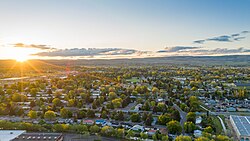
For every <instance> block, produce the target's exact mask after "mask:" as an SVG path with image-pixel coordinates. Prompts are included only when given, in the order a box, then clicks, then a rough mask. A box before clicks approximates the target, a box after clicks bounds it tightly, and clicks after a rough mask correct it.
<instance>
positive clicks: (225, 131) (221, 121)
mask: <svg viewBox="0 0 250 141" xmlns="http://www.w3.org/2000/svg"><path fill="white" fill-rule="evenodd" d="M217 118H219V120H220V123H221V125H222V128H223V131H224V133H225V135H226V134H227V129H226V126H225V124H224V122H223V120H222V119H221V117H220V116H217Z"/></svg>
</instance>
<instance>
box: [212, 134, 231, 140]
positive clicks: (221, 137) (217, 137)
mask: <svg viewBox="0 0 250 141" xmlns="http://www.w3.org/2000/svg"><path fill="white" fill-rule="evenodd" d="M215 141H230V139H229V138H228V136H224V135H218V136H216V137H215Z"/></svg>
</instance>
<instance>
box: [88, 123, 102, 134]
mask: <svg viewBox="0 0 250 141" xmlns="http://www.w3.org/2000/svg"><path fill="white" fill-rule="evenodd" d="M89 131H90V132H91V133H92V134H93V133H98V132H99V131H100V128H99V127H98V126H97V125H93V126H90V128H89Z"/></svg>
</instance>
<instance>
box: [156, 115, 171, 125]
mask: <svg viewBox="0 0 250 141" xmlns="http://www.w3.org/2000/svg"><path fill="white" fill-rule="evenodd" d="M169 121H171V118H170V116H169V115H168V114H164V115H160V116H158V122H159V124H161V125H166V124H167V123H168V122H169Z"/></svg>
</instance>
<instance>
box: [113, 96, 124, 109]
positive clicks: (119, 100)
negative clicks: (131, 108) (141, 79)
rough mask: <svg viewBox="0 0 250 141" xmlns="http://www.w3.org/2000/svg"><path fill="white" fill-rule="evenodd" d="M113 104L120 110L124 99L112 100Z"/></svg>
mask: <svg viewBox="0 0 250 141" xmlns="http://www.w3.org/2000/svg"><path fill="white" fill-rule="evenodd" d="M112 103H113V105H114V108H120V107H121V103H122V99H121V98H116V99H114V100H112Z"/></svg>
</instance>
